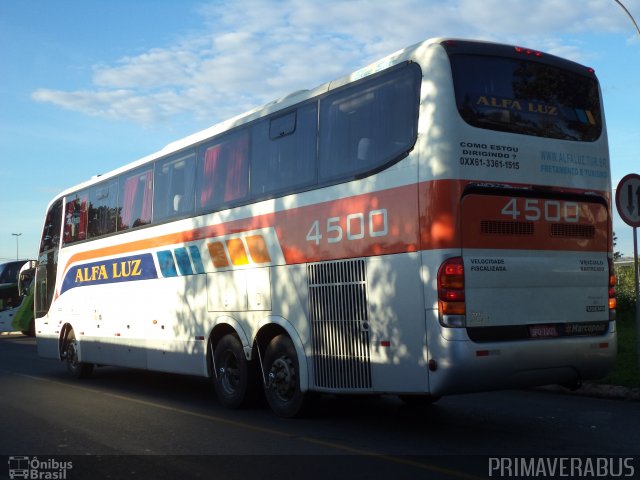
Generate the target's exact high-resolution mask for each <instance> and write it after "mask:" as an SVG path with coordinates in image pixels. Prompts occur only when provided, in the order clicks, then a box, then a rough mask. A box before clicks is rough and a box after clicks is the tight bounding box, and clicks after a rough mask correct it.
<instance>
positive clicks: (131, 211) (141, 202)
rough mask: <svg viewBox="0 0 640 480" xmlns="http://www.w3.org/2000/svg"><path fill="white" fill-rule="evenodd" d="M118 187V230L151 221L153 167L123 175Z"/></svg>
mask: <svg viewBox="0 0 640 480" xmlns="http://www.w3.org/2000/svg"><path fill="white" fill-rule="evenodd" d="M118 188H119V195H118V211H119V214H120V215H119V217H118V231H121V230H127V229H129V228H135V227H139V226H141V225H147V224H148V223H151V206H152V194H153V171H152V169H151V168H148V169H145V170H138V171H136V172H134V173H132V174H129V175H123V176H122V177H121V178H120V184H119V187H118Z"/></svg>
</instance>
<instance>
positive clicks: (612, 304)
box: [609, 259, 617, 320]
mask: <svg viewBox="0 0 640 480" xmlns="http://www.w3.org/2000/svg"><path fill="white" fill-rule="evenodd" d="M616 307H617V301H616V272H615V269H614V266H613V260H612V259H609V320H615V319H616Z"/></svg>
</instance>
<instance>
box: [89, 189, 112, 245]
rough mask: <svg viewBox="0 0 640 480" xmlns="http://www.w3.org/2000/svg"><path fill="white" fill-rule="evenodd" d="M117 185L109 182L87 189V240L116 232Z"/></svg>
mask: <svg viewBox="0 0 640 480" xmlns="http://www.w3.org/2000/svg"><path fill="white" fill-rule="evenodd" d="M117 192H118V184H117V183H116V182H115V181H114V180H111V181H110V182H107V183H101V184H98V185H94V186H93V187H91V188H90V189H89V214H88V217H89V221H88V227H87V238H95V237H100V236H102V235H107V234H109V233H114V232H115V231H116V216H117V215H116V196H117Z"/></svg>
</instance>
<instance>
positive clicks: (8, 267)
mask: <svg viewBox="0 0 640 480" xmlns="http://www.w3.org/2000/svg"><path fill="white" fill-rule="evenodd" d="M25 263H27V260H17V261H15V262H7V263H3V264H1V265H0V310H4V309H7V308H14V307H17V306H18V305H20V294H19V293H18V274H19V273H20V269H21V268H22V266H23V265H24V264H25Z"/></svg>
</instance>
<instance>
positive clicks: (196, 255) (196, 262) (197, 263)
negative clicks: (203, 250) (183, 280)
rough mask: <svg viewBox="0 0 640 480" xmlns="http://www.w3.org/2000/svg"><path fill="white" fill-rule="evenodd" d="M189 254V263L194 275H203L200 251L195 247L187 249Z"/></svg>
mask: <svg viewBox="0 0 640 480" xmlns="http://www.w3.org/2000/svg"><path fill="white" fill-rule="evenodd" d="M189 253H191V262H192V263H193V266H194V267H195V269H196V273H204V264H203V263H202V257H201V256H200V250H198V247H196V246H195V245H191V246H190V247H189Z"/></svg>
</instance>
